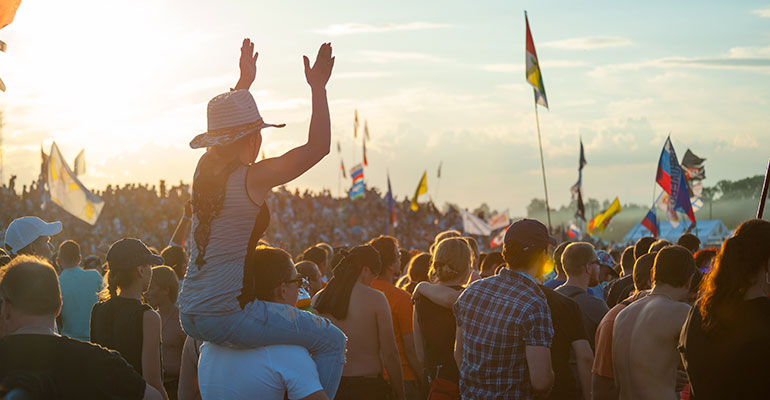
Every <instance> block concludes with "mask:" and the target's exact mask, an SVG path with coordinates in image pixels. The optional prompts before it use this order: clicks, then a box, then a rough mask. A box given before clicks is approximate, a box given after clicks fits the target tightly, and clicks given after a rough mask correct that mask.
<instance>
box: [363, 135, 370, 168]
mask: <svg viewBox="0 0 770 400" xmlns="http://www.w3.org/2000/svg"><path fill="white" fill-rule="evenodd" d="M364 166H365V167H368V166H369V161H368V160H367V159H366V140H364Z"/></svg>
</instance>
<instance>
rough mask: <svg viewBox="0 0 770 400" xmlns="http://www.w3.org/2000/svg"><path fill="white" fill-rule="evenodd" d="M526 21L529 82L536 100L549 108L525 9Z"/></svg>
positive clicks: (527, 74) (527, 73)
mask: <svg viewBox="0 0 770 400" xmlns="http://www.w3.org/2000/svg"><path fill="white" fill-rule="evenodd" d="M524 21H525V22H526V24H527V53H526V60H527V70H526V76H527V82H529V84H530V85H532V87H533V88H534V90H535V100H536V101H537V104H540V105H541V106H543V107H545V108H548V100H547V99H546V98H545V86H544V85H543V74H542V72H541V71H540V63H539V62H538V61H537V53H536V52H535V42H534V41H533V40H532V32H530V30H529V19H528V18H527V12H526V11H524Z"/></svg>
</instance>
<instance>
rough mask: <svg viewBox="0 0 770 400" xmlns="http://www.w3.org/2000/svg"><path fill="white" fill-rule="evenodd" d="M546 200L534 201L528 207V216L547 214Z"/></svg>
mask: <svg viewBox="0 0 770 400" xmlns="http://www.w3.org/2000/svg"><path fill="white" fill-rule="evenodd" d="M545 210H546V209H545V200H543V199H532V201H530V202H529V205H528V206H527V216H532V215H534V214H536V213H541V212H545Z"/></svg>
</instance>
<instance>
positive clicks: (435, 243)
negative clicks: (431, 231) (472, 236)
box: [430, 229, 463, 254]
mask: <svg viewBox="0 0 770 400" xmlns="http://www.w3.org/2000/svg"><path fill="white" fill-rule="evenodd" d="M462 235H463V234H462V233H460V231H458V230H456V229H450V230H448V231H444V232H440V233H438V234H437V235H436V237H435V238H434V239H433V244H431V245H430V254H433V253H434V252H435V251H436V246H438V244H439V243H440V242H441V241H442V240H444V239H449V238H453V237H460V236H462Z"/></svg>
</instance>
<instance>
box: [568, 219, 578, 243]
mask: <svg viewBox="0 0 770 400" xmlns="http://www.w3.org/2000/svg"><path fill="white" fill-rule="evenodd" d="M567 236H569V237H570V238H571V239H577V238H578V237H580V228H579V227H578V226H577V225H575V223H574V222H572V221H570V222H569V225H568V226H567Z"/></svg>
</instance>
